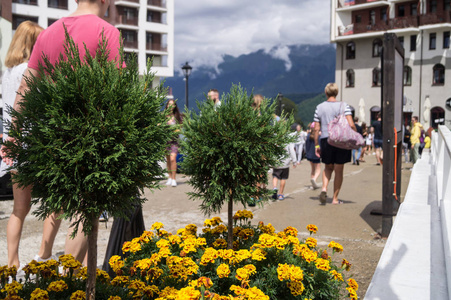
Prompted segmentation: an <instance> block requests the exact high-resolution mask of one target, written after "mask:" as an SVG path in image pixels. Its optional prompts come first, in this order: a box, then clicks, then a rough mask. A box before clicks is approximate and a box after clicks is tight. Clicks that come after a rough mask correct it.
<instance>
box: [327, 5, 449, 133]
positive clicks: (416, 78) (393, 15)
mask: <svg viewBox="0 0 451 300" xmlns="http://www.w3.org/2000/svg"><path fill="white" fill-rule="evenodd" d="M450 31H451V0H419V1H418V0H414V1H412V0H331V36H330V39H331V42H334V43H336V44H337V52H336V71H335V78H336V82H337V84H338V85H339V88H340V93H339V96H338V98H339V99H340V100H343V101H345V102H347V103H349V104H350V105H351V106H352V107H353V108H354V110H355V115H356V116H359V117H360V120H361V121H364V122H366V123H367V124H371V122H372V121H373V120H375V118H376V115H377V113H378V112H379V111H380V106H381V60H380V52H381V47H382V39H383V35H384V33H386V32H389V33H395V34H396V35H397V36H398V38H399V39H400V41H401V43H402V44H403V46H404V50H405V53H404V96H405V97H404V98H405V99H404V100H405V101H404V107H403V111H404V124H405V125H408V124H409V123H410V120H411V117H412V116H418V117H419V120H420V122H421V123H422V124H423V126H424V128H425V129H428V128H429V127H433V128H437V126H438V125H440V124H441V125H446V126H447V127H448V128H451V51H450Z"/></svg>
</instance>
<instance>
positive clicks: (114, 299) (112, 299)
mask: <svg viewBox="0 0 451 300" xmlns="http://www.w3.org/2000/svg"><path fill="white" fill-rule="evenodd" d="M108 300H122V298H121V297H119V296H110V297H109V298H108Z"/></svg>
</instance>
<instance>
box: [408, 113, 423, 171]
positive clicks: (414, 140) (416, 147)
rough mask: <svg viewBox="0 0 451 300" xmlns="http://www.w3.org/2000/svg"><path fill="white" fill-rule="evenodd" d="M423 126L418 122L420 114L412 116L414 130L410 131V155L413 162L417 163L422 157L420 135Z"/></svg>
mask: <svg viewBox="0 0 451 300" xmlns="http://www.w3.org/2000/svg"><path fill="white" fill-rule="evenodd" d="M422 129H423V126H422V125H421V124H420V122H418V116H413V117H412V131H411V132H410V144H411V145H410V147H411V149H412V150H411V151H410V156H411V160H412V163H413V164H415V163H416V162H417V160H418V159H420V158H421V157H420V136H421V130H422Z"/></svg>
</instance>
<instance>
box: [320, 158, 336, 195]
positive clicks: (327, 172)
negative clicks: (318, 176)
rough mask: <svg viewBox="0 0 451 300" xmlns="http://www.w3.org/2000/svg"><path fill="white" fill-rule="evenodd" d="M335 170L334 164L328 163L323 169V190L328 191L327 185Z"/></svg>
mask: <svg viewBox="0 0 451 300" xmlns="http://www.w3.org/2000/svg"><path fill="white" fill-rule="evenodd" d="M333 171H334V164H327V165H326V166H325V167H324V171H323V188H322V189H321V190H322V191H323V192H327V186H328V185H329V181H330V178H331V177H332V172H333Z"/></svg>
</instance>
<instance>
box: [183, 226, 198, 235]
mask: <svg viewBox="0 0 451 300" xmlns="http://www.w3.org/2000/svg"><path fill="white" fill-rule="evenodd" d="M185 231H186V234H187V235H196V234H197V226H196V224H188V225H186V226H185Z"/></svg>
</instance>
